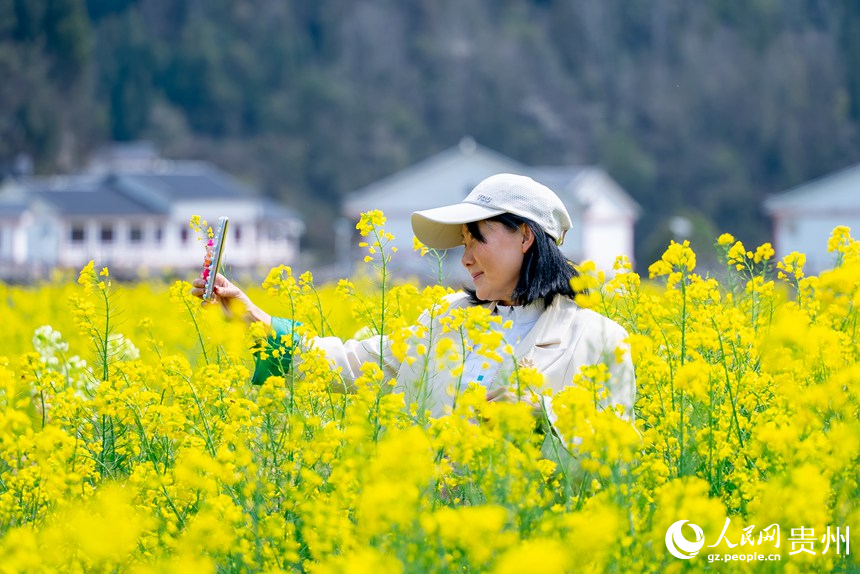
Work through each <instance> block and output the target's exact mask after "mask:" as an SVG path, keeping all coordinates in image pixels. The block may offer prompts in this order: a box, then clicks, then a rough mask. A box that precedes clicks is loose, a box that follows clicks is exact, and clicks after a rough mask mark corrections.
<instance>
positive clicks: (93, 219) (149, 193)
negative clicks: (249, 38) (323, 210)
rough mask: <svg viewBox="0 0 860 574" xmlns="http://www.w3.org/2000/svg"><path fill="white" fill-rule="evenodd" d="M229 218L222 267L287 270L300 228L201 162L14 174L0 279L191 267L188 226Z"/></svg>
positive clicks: (195, 257)
mask: <svg viewBox="0 0 860 574" xmlns="http://www.w3.org/2000/svg"><path fill="white" fill-rule="evenodd" d="M193 215H200V216H201V217H203V218H204V219H207V220H208V221H209V222H210V223H211V224H213V225H214V224H216V223H217V220H218V218H219V217H220V216H222V215H226V216H228V217H229V218H230V228H229V234H228V238H227V244H226V247H225V262H224V263H225V265H226V266H227V267H228V268H233V269H239V268H268V267H272V266H275V265H279V264H282V263H283V264H291V263H294V262H295V261H296V259H297V257H298V251H299V239H300V237H301V235H302V233H303V232H304V223H303V222H302V220H301V218H300V217H299V216H298V215H297V214H296V213H295V212H293V211H292V210H290V209H288V208H286V207H284V206H282V205H280V204H277V203H275V202H274V201H271V200H268V199H264V198H261V197H258V196H257V195H256V194H255V193H254V192H253V191H252V190H251V189H249V188H247V187H246V186H244V185H243V184H241V183H240V182H238V181H237V180H235V179H234V178H232V177H231V176H229V175H228V174H226V173H224V172H222V171H220V170H218V169H217V168H215V167H213V166H211V165H209V164H206V163H203V162H191V161H175V162H174V161H165V160H160V159H159V160H158V161H157V162H154V163H152V164H151V165H145V166H144V165H136V166H134V167H129V166H120V165H113V166H110V169H109V170H104V169H94V170H93V171H91V172H89V173H84V174H79V175H72V176H60V177H18V178H15V179H12V180H7V181H6V182H5V183H4V185H3V186H2V188H0V276H3V277H6V278H13V277H14V278H28V277H33V276H37V275H39V274H41V273H44V272H45V271H47V270H49V269H52V268H55V267H62V268H72V269H77V268H80V267H82V266H83V265H85V264H86V263H87V262H88V261H89V260H90V259H93V260H95V261H96V264H97V265H100V266H102V265H107V266H109V267H111V269H112V270H115V271H117V272H119V273H126V274H135V273H138V272H140V271H144V270H146V271H154V272H161V271H165V270H174V269H183V270H185V269H193V268H195V267H198V266H200V265H202V261H203V256H204V247H203V244H202V243H201V242H198V241H197V240H196V235H195V233H194V231H193V230H192V229H191V228H190V227H189V220H190V218H191V216H193Z"/></svg>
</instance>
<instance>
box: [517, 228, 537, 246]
mask: <svg viewBox="0 0 860 574" xmlns="http://www.w3.org/2000/svg"><path fill="white" fill-rule="evenodd" d="M520 231H521V232H522V234H523V243H522V250H523V253H525V252H526V251H528V250H529V249H531V246H532V244H533V243H534V242H535V234H534V233H532V228H531V227H529V226H528V225H526V224H525V223H522V224H520Z"/></svg>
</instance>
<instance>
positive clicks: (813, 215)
mask: <svg viewBox="0 0 860 574" xmlns="http://www.w3.org/2000/svg"><path fill="white" fill-rule="evenodd" d="M764 208H765V211H766V212H767V214H768V215H770V217H771V219H772V221H773V244H774V249H775V250H776V255H777V257H779V258H782V257H784V256H785V255H787V254H789V253H791V252H792V251H798V252H800V253H805V254H806V270H807V271H808V272H809V273H813V274H815V273H819V272H821V271H823V270H825V269H828V268H829V267H831V266H832V265H833V262H834V259H835V258H834V255H833V254H832V253H828V252H827V239H828V238H829V237H830V234H831V233H832V231H833V228H834V227H838V226H841V225H842V226H847V227H850V228H851V231H852V235H853V236H854V237H855V238H856V237H858V234H860V164H858V165H855V166H853V167H849V168H847V169H844V170H842V171H838V172H836V173H833V174H831V175H828V176H825V177H822V178H820V179H816V180H814V181H811V182H809V183H805V184H803V185H801V186H798V187H796V188H794V189H790V190H788V191H786V192H783V193H780V194H778V195H774V196H771V197H769V198H767V199H766V200H765V202H764Z"/></svg>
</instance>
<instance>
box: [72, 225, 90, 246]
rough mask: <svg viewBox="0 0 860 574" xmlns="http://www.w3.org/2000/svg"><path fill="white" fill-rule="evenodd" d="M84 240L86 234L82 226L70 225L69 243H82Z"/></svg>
mask: <svg viewBox="0 0 860 574" xmlns="http://www.w3.org/2000/svg"><path fill="white" fill-rule="evenodd" d="M86 238H87V234H86V230H85V229H84V226H83V225H80V224H75V225H72V228H71V229H70V230H69V241H71V242H72V243H83V242H84V241H85V240H86Z"/></svg>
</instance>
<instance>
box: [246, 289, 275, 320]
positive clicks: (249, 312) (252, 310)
mask: <svg viewBox="0 0 860 574" xmlns="http://www.w3.org/2000/svg"><path fill="white" fill-rule="evenodd" d="M239 299H240V301H242V303H243V304H244V305H245V318H246V319H248V320H249V321H251V322H255V321H260V322H261V323H263V324H264V325H266V326H267V327H271V326H272V316H271V315H269V314H268V313H266V312H265V311H263V310H262V309H260V308H259V307H257V306H256V305H255V304H254V302H253V301H251V299H250V298H249V297H248V296H247V295H245V293H244V292H243V293H242V295H241V296H240V297H239Z"/></svg>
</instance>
